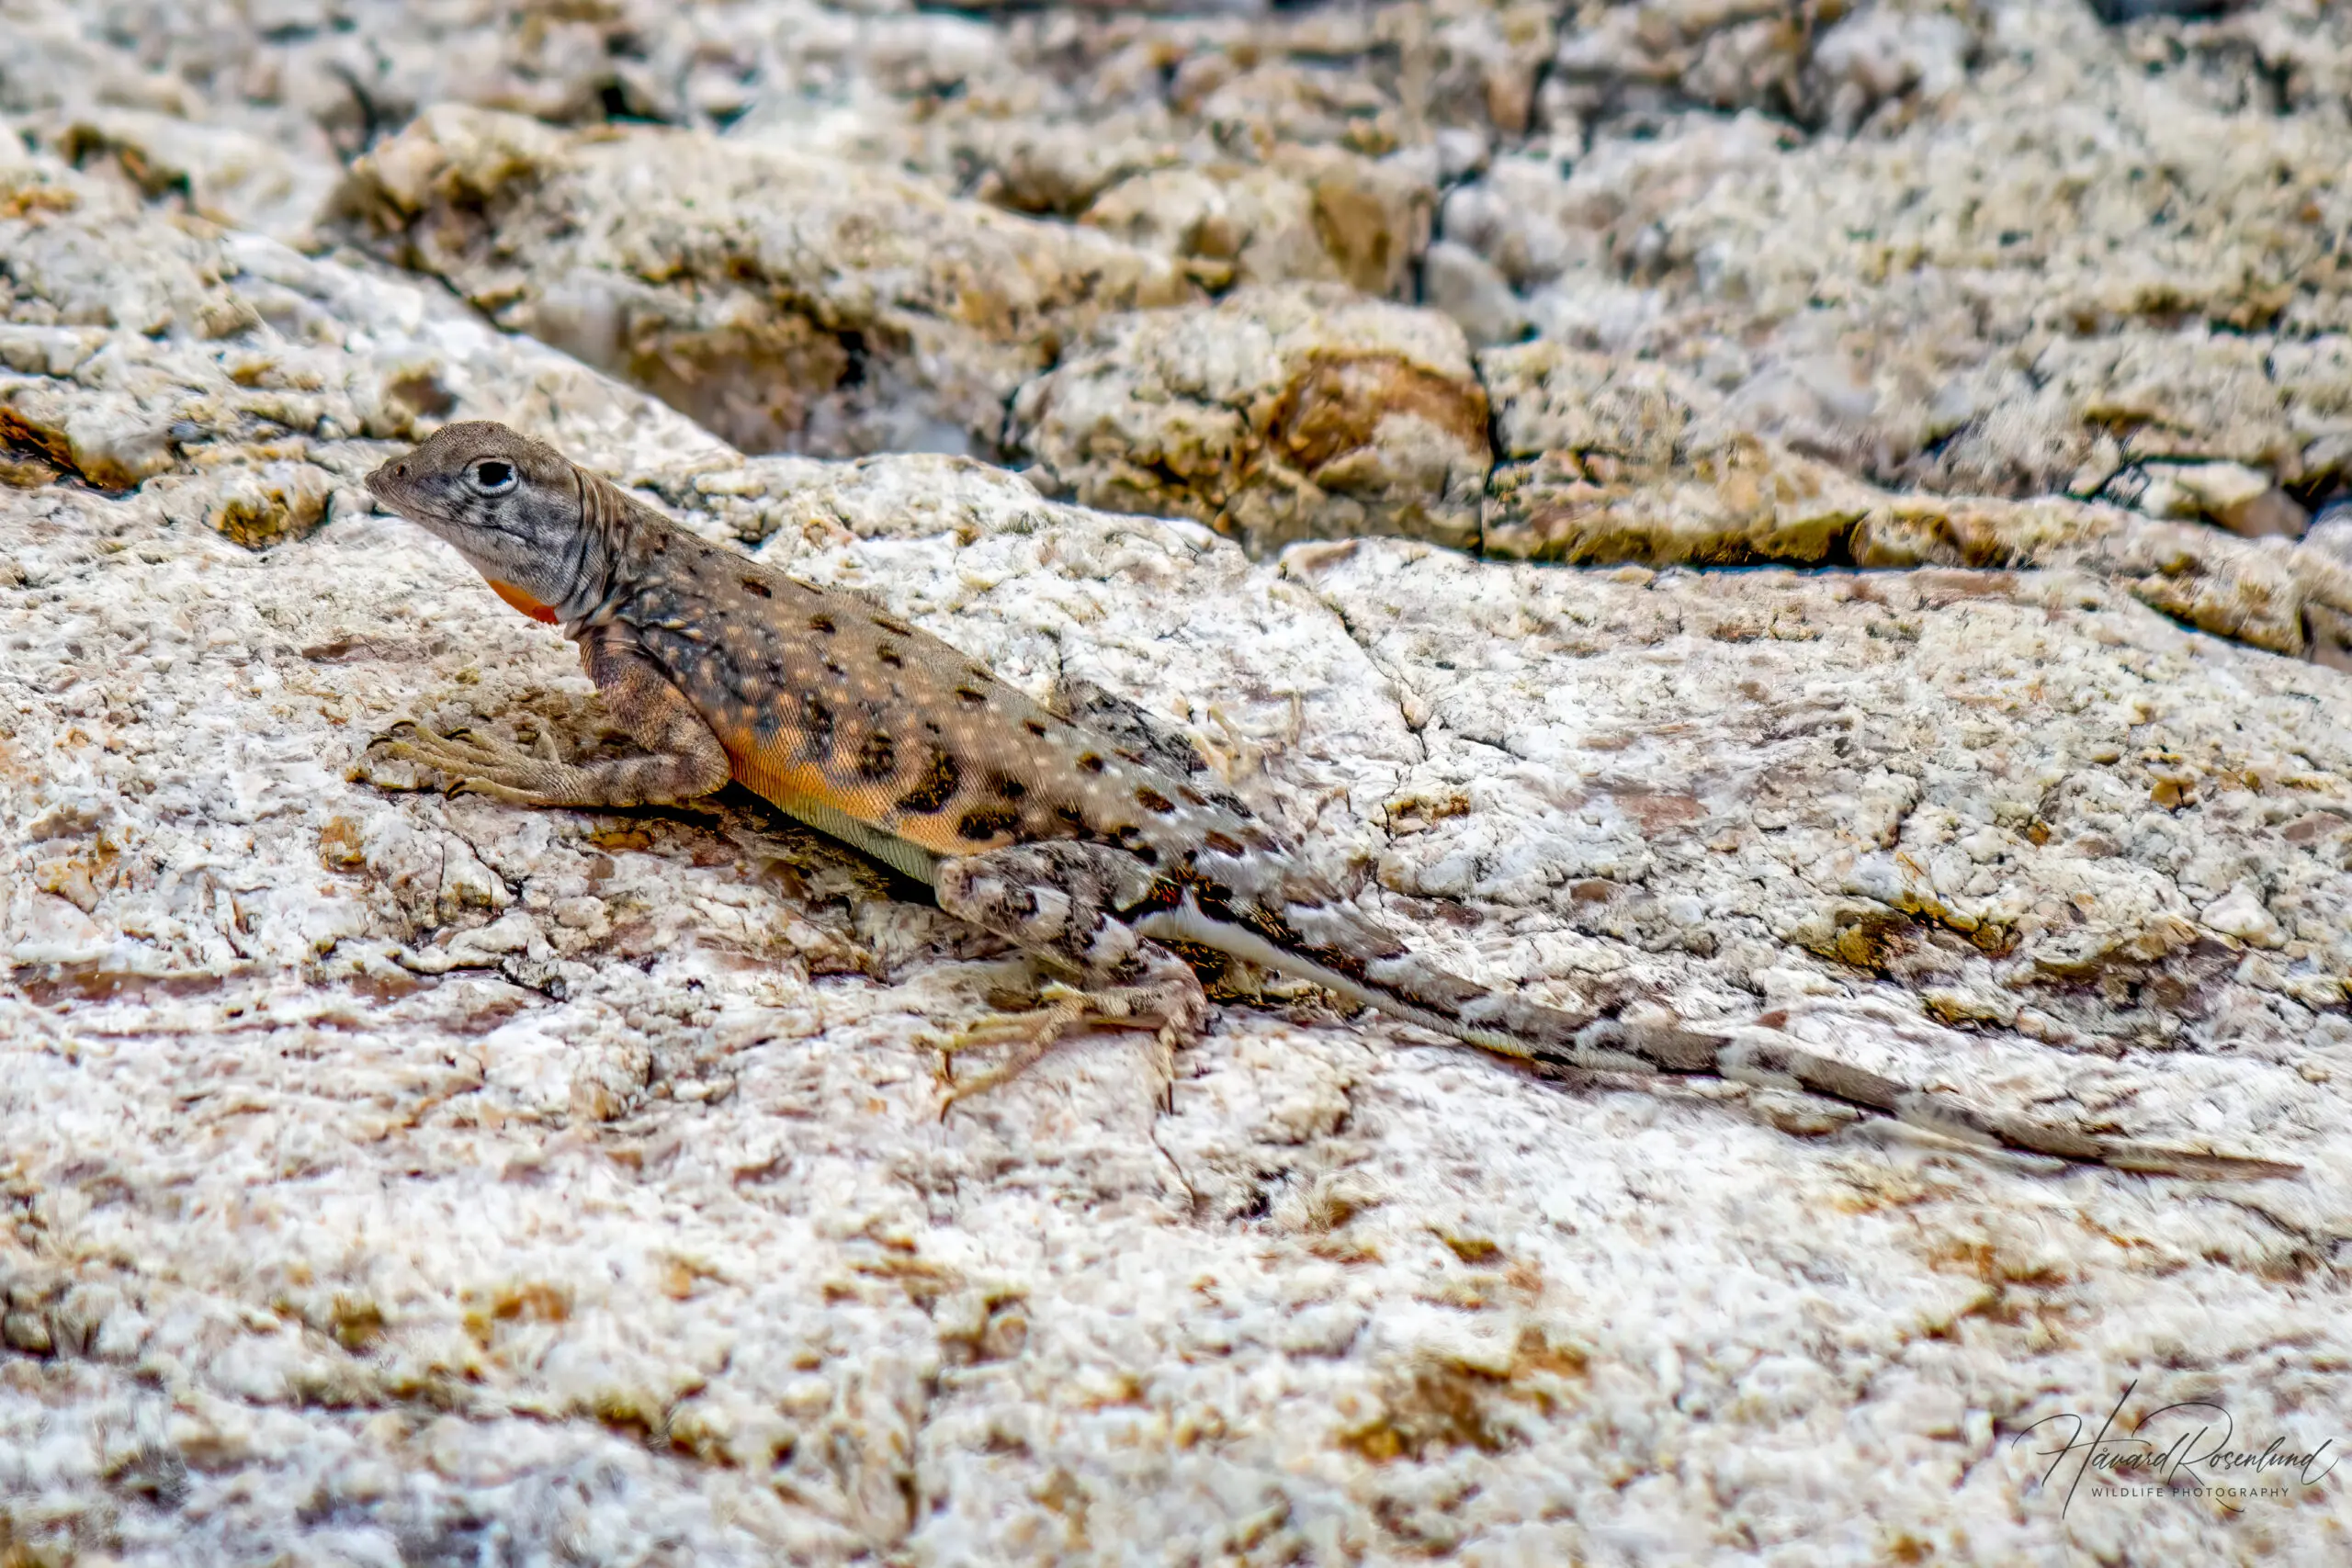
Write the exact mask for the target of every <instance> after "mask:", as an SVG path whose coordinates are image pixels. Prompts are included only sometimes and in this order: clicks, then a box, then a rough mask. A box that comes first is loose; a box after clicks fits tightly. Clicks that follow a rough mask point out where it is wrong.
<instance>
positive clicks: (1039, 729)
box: [1021, 718, 1046, 740]
mask: <svg viewBox="0 0 2352 1568" xmlns="http://www.w3.org/2000/svg"><path fill="white" fill-rule="evenodd" d="M1021 728H1023V729H1025V730H1027V731H1028V732H1029V733H1030V734H1032V735H1034V736H1036V737H1037V738H1038V739H1041V740H1042V739H1045V735H1046V727H1045V725H1043V724H1042V723H1040V722H1039V721H1038V720H1036V719H1034V718H1024V719H1023V720H1022V721H1021Z"/></svg>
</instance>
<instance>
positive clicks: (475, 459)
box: [367, 420, 597, 620]
mask: <svg viewBox="0 0 2352 1568" xmlns="http://www.w3.org/2000/svg"><path fill="white" fill-rule="evenodd" d="M367 485H368V493H369V494H371V495H373V496H374V497H375V498H376V499H377V500H378V501H379V502H383V504H384V505H386V506H387V507H390V509H391V510H392V511H394V512H397V513H400V514H401V516H403V517H405V518H407V519H409V520H410V521H411V522H413V523H417V524H421V525H424V527H425V528H427V529H429V530H431V531H432V532H433V533H434V534H436V535H438V536H440V537H441V538H443V539H446V540H447V541H448V542H449V543H450V544H452V545H454V546H456V547H457V548H458V554H460V555H462V556H464V557H465V558H466V559H467V560H468V561H469V562H470V563H471V564H472V565H473V567H474V569H475V570H477V571H480V572H481V574H482V575H483V576H484V577H486V578H488V579H489V580H490V581H491V585H492V587H493V588H495V589H497V590H498V592H499V594H500V596H501V597H502V598H503V599H505V600H506V601H507V602H508V603H509V604H514V605H515V606H516V607H517V608H518V609H521V610H522V611H523V612H524V613H525V614H526V615H536V616H537V618H539V619H542V620H552V619H554V618H555V615H554V613H553V610H552V608H551V607H552V606H555V605H559V604H564V603H566V602H567V601H569V600H571V599H574V598H576V597H578V596H579V595H580V594H581V593H582V592H583V591H584V590H586V589H588V588H589V587H590V586H591V585H590V584H588V583H586V582H584V581H582V573H583V568H584V566H585V564H586V563H587V562H588V561H589V560H590V559H592V558H594V557H595V556H596V554H597V552H596V551H595V550H594V549H593V548H591V547H588V541H586V540H584V539H583V537H582V535H583V533H584V532H585V530H586V509H585V507H584V506H583V504H582V488H581V487H582V478H581V475H580V472H579V470H578V469H576V468H573V467H572V466H571V462H570V461H569V460H568V459H567V458H565V457H564V456H563V454H562V453H560V452H558V451H557V450H556V449H555V448H554V447H552V446H546V445H544V444H542V443H540V442H537V441H534V440H532V439H531V438H530V437H529V436H527V435H520V434H516V433H515V432H514V431H512V430H509V429H507V428H506V426H504V425H503V424H496V423H492V422H491V421H488V420H468V421H466V422H464V423H458V424H449V425H444V426H443V427H442V428H441V429H440V430H439V431H437V432H435V434H433V435H432V436H431V437H430V438H428V439H427V440H425V441H424V442H422V443H420V444H419V445H418V446H416V447H415V448H414V449H413V450H412V451H411V452H410V453H409V454H408V456H406V457H395V458H393V459H392V460H391V461H390V462H388V463H386V464H384V465H383V466H382V467H381V468H378V469H376V471H375V472H373V473H371V474H369V475H368V479H367ZM542 612H545V613H544V614H543V613H542Z"/></svg>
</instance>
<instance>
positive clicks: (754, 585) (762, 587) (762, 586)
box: [743, 577, 775, 599]
mask: <svg viewBox="0 0 2352 1568" xmlns="http://www.w3.org/2000/svg"><path fill="white" fill-rule="evenodd" d="M743 592H746V593H749V594H751V595H752V597H753V598H755V599H773V598H775V594H774V593H772V592H768V585H767V584H766V583H764V582H762V581H760V580H759V579H758V578H756V577H747V578H745V579H744V580H743Z"/></svg>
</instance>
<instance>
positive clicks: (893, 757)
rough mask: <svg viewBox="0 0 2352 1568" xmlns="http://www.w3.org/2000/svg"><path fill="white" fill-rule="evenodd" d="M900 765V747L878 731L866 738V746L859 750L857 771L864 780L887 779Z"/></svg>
mask: <svg viewBox="0 0 2352 1568" xmlns="http://www.w3.org/2000/svg"><path fill="white" fill-rule="evenodd" d="M898 765H899V749H898V747H896V746H895V745H893V744H892V743H891V740H890V738H889V737H888V736H887V735H885V734H883V733H882V732H881V731H880V730H878V729H877V730H875V731H874V732H873V733H871V734H869V735H868V736H866V738H865V745H863V746H861V747H859V748H858V749H857V771H858V774H859V776H860V777H862V778H869V779H877V780H878V779H887V778H888V777H889V776H890V773H891V771H892V770H893V769H895V768H896V767H897V766H898Z"/></svg>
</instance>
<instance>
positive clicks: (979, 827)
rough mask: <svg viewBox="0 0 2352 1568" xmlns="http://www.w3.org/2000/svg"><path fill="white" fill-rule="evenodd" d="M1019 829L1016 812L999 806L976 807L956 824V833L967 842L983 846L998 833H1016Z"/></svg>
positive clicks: (1019, 823) (1019, 819)
mask: <svg viewBox="0 0 2352 1568" xmlns="http://www.w3.org/2000/svg"><path fill="white" fill-rule="evenodd" d="M1020 827H1021V818H1020V815H1019V814H1018V813H1017V812H1014V811H1012V810H1010V809H1008V808H1007V807H1001V806H976V807H973V808H972V809H971V810H969V811H967V812H966V813H964V819H963V820H962V821H960V822H958V823H956V836H957V837H958V838H961V839H963V840H967V842H970V843H975V844H984V843H986V842H988V841H989V840H990V839H993V838H995V837H996V836H997V835H999V834H1000V833H1012V832H1017V831H1018V830H1019V829H1020Z"/></svg>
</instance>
